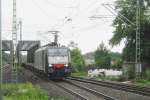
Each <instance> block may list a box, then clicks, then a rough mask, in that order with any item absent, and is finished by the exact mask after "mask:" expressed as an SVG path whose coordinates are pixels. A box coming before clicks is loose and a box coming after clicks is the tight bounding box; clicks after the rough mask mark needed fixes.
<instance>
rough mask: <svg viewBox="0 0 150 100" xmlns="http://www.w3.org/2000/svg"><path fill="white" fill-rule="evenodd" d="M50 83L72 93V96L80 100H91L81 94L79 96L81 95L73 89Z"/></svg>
mask: <svg viewBox="0 0 150 100" xmlns="http://www.w3.org/2000/svg"><path fill="white" fill-rule="evenodd" d="M50 82H51V83H53V84H54V85H56V86H57V87H59V88H62V89H63V90H65V91H66V92H68V93H71V94H72V95H74V96H77V97H78V98H80V99H81V100H89V99H88V98H86V97H84V96H82V95H81V94H79V93H77V92H74V91H72V90H71V89H68V88H66V87H65V86H62V85H60V84H58V83H54V82H52V81H50Z"/></svg>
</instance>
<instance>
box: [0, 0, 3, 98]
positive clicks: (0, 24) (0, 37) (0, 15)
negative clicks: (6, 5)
mask: <svg viewBox="0 0 150 100" xmlns="http://www.w3.org/2000/svg"><path fill="white" fill-rule="evenodd" d="M1 10H2V4H1V0H0V100H2V99H3V94H2V83H3V79H2V70H3V69H2V12H1Z"/></svg>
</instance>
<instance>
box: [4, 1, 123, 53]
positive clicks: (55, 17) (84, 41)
mask: <svg viewBox="0 0 150 100" xmlns="http://www.w3.org/2000/svg"><path fill="white" fill-rule="evenodd" d="M12 1H13V0H2V34H3V39H8V40H9V39H11V34H12V32H11V30H12V28H11V27H12ZM113 1H114V0H17V20H18V21H19V19H20V18H21V19H22V20H23V40H41V41H42V44H45V43H48V42H50V41H52V39H53V38H52V35H50V34H49V33H48V31H50V30H58V31H60V33H59V42H60V43H61V44H65V45H67V44H69V42H70V41H71V40H73V41H74V42H76V43H77V44H78V47H79V48H80V49H81V51H82V53H86V52H90V51H94V50H96V48H97V46H98V45H99V44H100V43H101V42H102V41H103V42H104V43H105V44H106V45H107V47H108V48H109V49H111V51H115V52H116V51H117V52H121V51H122V48H123V44H121V45H119V46H116V47H114V48H111V46H109V39H110V38H111V37H112V35H113V30H114V28H113V27H112V26H111V24H112V20H113V17H112V18H100V19H90V17H91V16H105V15H112V13H111V12H109V11H108V10H107V9H106V8H105V7H104V6H102V4H103V3H109V4H113ZM68 19H69V20H68Z"/></svg>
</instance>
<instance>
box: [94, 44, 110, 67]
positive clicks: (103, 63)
mask: <svg viewBox="0 0 150 100" xmlns="http://www.w3.org/2000/svg"><path fill="white" fill-rule="evenodd" d="M94 60H95V64H96V65H97V66H99V67H101V68H110V61H111V57H110V53H109V50H107V48H106V47H105V45H104V43H103V42H102V43H101V44H100V45H99V47H98V48H97V50H96V51H95V53H94Z"/></svg>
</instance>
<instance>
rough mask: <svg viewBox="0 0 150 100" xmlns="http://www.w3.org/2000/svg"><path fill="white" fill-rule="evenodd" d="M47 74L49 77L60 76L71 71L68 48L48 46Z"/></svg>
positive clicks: (66, 74) (64, 75)
mask: <svg viewBox="0 0 150 100" xmlns="http://www.w3.org/2000/svg"><path fill="white" fill-rule="evenodd" d="M47 60H48V65H47V74H48V76H49V77H50V78H61V77H66V76H68V75H70V73H71V57H70V50H69V49H68V48H60V47H59V48H49V49H48V55H47Z"/></svg>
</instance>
